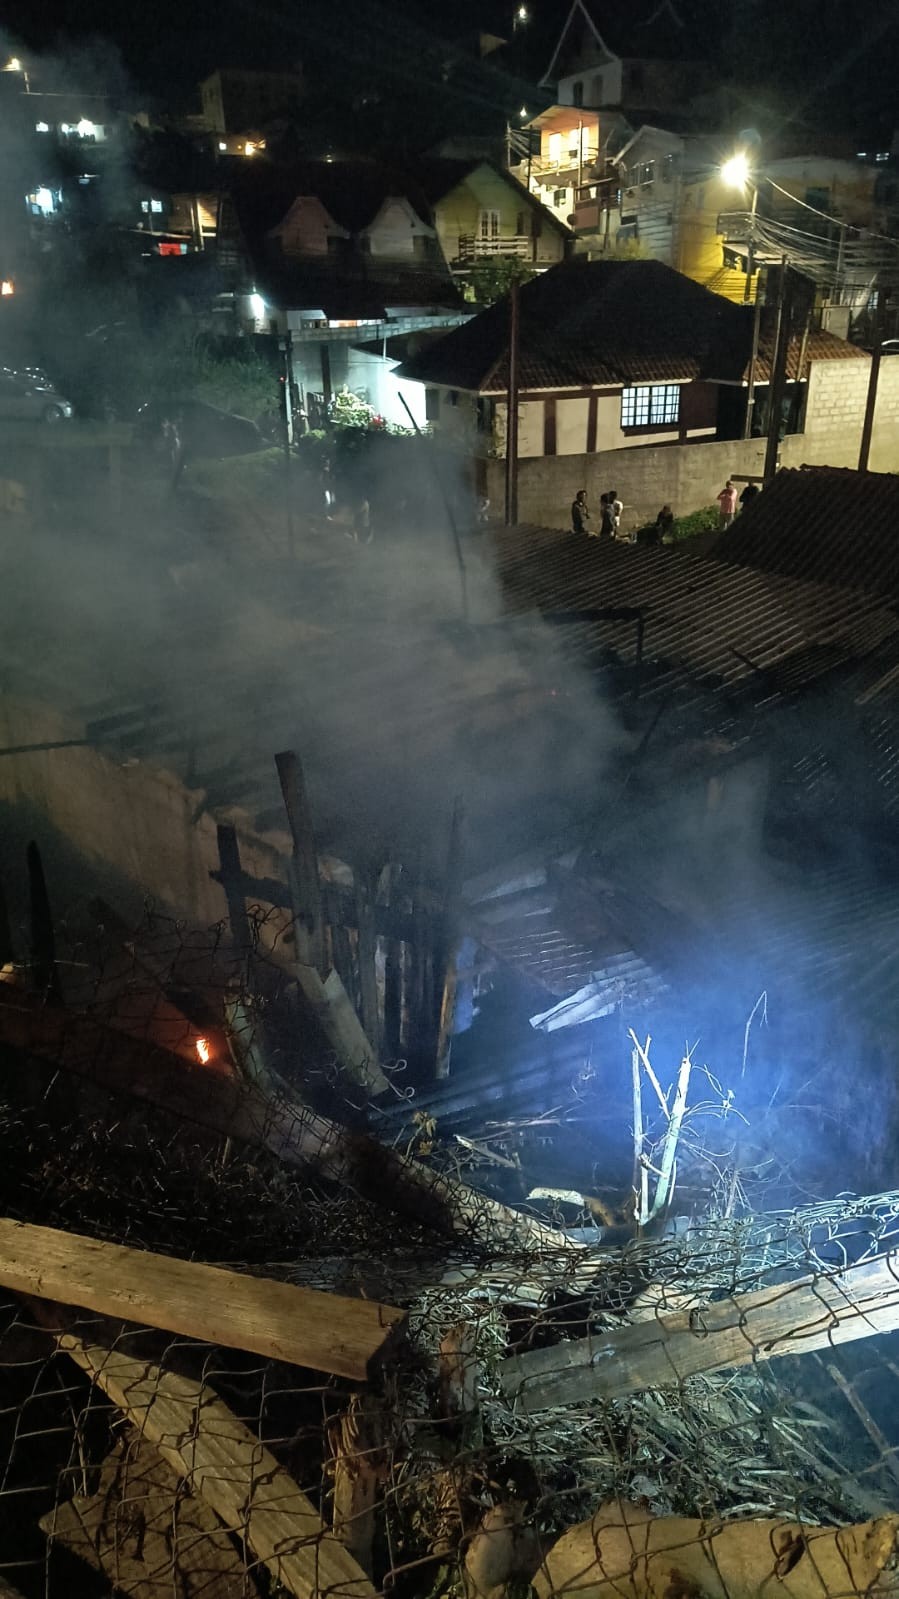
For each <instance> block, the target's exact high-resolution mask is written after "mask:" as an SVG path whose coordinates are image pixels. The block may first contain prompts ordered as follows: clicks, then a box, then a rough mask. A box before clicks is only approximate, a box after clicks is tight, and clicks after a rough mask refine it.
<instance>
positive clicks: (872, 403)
mask: <svg viewBox="0 0 899 1599" xmlns="http://www.w3.org/2000/svg"><path fill="white" fill-rule="evenodd" d="M882 358H883V345H882V344H876V345H875V346H874V349H873V350H872V352H871V371H870V373H869V374H868V394H867V398H866V400H865V415H864V420H863V422H862V438H861V444H860V445H859V451H858V469H859V471H860V472H867V470H868V458H869V456H870V454H871V436H872V434H873V432H874V411H875V407H876V405H877V385H878V382H879V379H880V363H881V360H882Z"/></svg>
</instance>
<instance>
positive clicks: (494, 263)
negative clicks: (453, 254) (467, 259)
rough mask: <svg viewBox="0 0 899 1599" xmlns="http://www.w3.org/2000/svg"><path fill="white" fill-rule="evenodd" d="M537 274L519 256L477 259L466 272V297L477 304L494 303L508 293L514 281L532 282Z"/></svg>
mask: <svg viewBox="0 0 899 1599" xmlns="http://www.w3.org/2000/svg"><path fill="white" fill-rule="evenodd" d="M536 276H537V274H536V272H535V270H534V268H533V267H532V266H531V265H530V263H529V262H528V261H522V260H521V259H520V257H519V256H515V255H507V256H500V257H498V258H495V259H493V260H489V261H477V262H476V263H475V265H474V266H473V267H472V268H471V269H470V271H469V272H468V273H466V277H465V298H466V299H471V300H472V301H473V302H474V304H475V305H492V304H493V302H494V300H501V299H502V297H503V295H504V294H508V292H509V290H510V289H511V287H512V285H513V283H530V281H531V279H532V278H534V277H536Z"/></svg>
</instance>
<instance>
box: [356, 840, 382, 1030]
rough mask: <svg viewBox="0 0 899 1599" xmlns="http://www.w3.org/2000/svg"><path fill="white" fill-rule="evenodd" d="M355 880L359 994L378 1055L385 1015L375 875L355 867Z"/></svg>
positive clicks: (363, 1013)
mask: <svg viewBox="0 0 899 1599" xmlns="http://www.w3.org/2000/svg"><path fill="white" fill-rule="evenodd" d="M353 881H354V884H355V890H356V927H357V932H358V942H357V945H356V958H357V960H358V963H359V993H360V997H361V1002H362V1026H363V1028H364V1030H365V1034H366V1037H367V1038H368V1041H369V1043H370V1044H371V1047H372V1049H373V1050H374V1051H375V1054H377V1053H378V1050H379V1048H380V1041H381V1018H380V1007H379V1005H378V973H377V966H376V960H377V944H378V941H377V935H376V933H375V904H374V901H375V883H376V879H375V874H374V872H373V871H372V870H371V868H370V867H369V866H367V865H366V866H355V867H354V868H353Z"/></svg>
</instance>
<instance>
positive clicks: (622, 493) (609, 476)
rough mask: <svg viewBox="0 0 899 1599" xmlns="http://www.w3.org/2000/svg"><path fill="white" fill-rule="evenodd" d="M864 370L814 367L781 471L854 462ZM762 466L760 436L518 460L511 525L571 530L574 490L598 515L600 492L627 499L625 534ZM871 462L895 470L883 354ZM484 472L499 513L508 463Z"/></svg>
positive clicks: (891, 391) (862, 365)
mask: <svg viewBox="0 0 899 1599" xmlns="http://www.w3.org/2000/svg"><path fill="white" fill-rule="evenodd" d="M869 372H870V363H869V362H868V361H867V360H848V359H847V360H845V361H815V362H814V363H813V364H812V368H811V377H810V380H809V396H808V405H807V408H806V430H805V432H804V433H795V434H790V435H789V436H788V437H787V438H785V439H784V441H783V443H782V445H781V450H780V463H781V465H782V466H803V465H808V466H850V467H854V466H856V465H857V464H858V450H859V444H860V442H861V431H862V419H863V417H864V411H865V398H866V395H867V390H868V376H869ZM764 460H765V440H764V439H746V440H743V439H734V440H728V441H723V442H722V441H718V440H709V441H701V442H697V443H695V444H666V445H649V444H647V445H641V446H640V447H639V448H636V449H634V448H630V449H625V450H604V451H599V452H598V453H597V454H595V455H567V456H542V457H536V458H530V459H525V460H521V461H520V462H519V467H518V519H519V521H521V522H537V523H540V524H542V525H543V526H545V527H568V526H569V524H570V508H571V501H572V500H573V499H574V496H575V493H576V492H577V490H578V489H586V490H587V498H588V500H589V502H590V504H591V506H592V507H593V509H594V514H595V515H596V516H597V518H598V512H599V497H600V495H601V494H602V493H603V492H604V491H605V490H606V489H609V488H615V489H617V490H618V495H619V498H620V499H621V500H622V501H623V502H624V507H625V510H624V517H623V521H622V525H623V527H624V528H625V530H628V529H631V528H634V527H640V526H642V525H643V524H644V523H645V522H646V521H647V520H653V519H654V518H655V516H656V514H657V512H658V511H659V508H660V507H661V506H662V505H663V504H665V503H666V502H667V503H668V504H669V505H671V506H672V507H673V509H674V512H675V514H676V515H679V516H685V515H687V514H688V513H689V512H690V511H697V510H699V509H700V508H701V507H702V506H705V505H712V504H713V503H714V501H715V497H716V495H717V494H718V492H719V490H720V489H721V488H723V486H724V483H725V481H726V479H727V478H728V477H741V476H742V477H746V476H755V475H758V474H760V473H761V471H762V469H763V466H764ZM870 465H871V469H872V471H875V472H894V471H897V470H899V356H894V357H889V356H888V357H886V358H885V359H884V361H883V362H882V364H881V368H880V380H879V384H878V392H877V408H876V411H875V420H874V434H873V439H872V447H871V460H870ZM486 468H487V493H488V495H489V498H490V501H491V505H492V507H493V509H494V512H495V513H496V514H499V513H500V512H501V510H502V505H503V485H504V469H505V463H504V462H503V461H501V460H491V461H488V462H486Z"/></svg>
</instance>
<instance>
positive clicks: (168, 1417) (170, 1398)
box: [57, 1333, 375, 1599]
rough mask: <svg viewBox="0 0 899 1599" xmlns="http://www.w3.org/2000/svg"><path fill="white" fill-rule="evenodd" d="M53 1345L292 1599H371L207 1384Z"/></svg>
mask: <svg viewBox="0 0 899 1599" xmlns="http://www.w3.org/2000/svg"><path fill="white" fill-rule="evenodd" d="M57 1343H58V1345H59V1348H60V1350H62V1351H63V1353H65V1354H67V1355H69V1356H71V1358H72V1359H73V1360H74V1361H75V1362H76V1363H77V1365H79V1366H80V1367H81V1369H82V1371H84V1372H85V1373H86V1374H87V1376H88V1377H89V1378H90V1380H91V1382H92V1383H95V1384H96V1385H97V1387H98V1388H100V1389H102V1391H103V1393H105V1394H106V1395H107V1397H108V1398H109V1399H110V1400H111V1401H112V1403H113V1404H114V1405H116V1406H117V1407H118V1409H119V1410H120V1411H121V1412H122V1414H123V1415H124V1416H125V1417H126V1419H127V1420H128V1421H129V1422H130V1423H131V1425H132V1426H133V1427H136V1428H137V1430H138V1431H139V1432H140V1433H141V1435H142V1436H143V1437H144V1438H146V1439H147V1440H148V1441H149V1442H150V1443H151V1444H153V1445H154V1446H155V1448H156V1449H158V1451H159V1453H160V1455H161V1456H162V1458H163V1460H164V1461H166V1463H167V1464H168V1465H169V1466H170V1467H171V1468H172V1470H173V1471H174V1472H176V1473H177V1475H178V1476H179V1477H180V1478H183V1479H184V1481H185V1482H186V1483H187V1486H188V1488H189V1489H190V1492H191V1493H192V1494H194V1495H195V1496H197V1497H198V1498H200V1499H203V1500H205V1502H206V1504H207V1505H209V1506H210V1507H211V1508H212V1509H213V1510H214V1511H215V1513H216V1515H217V1516H218V1517H219V1519H220V1520H221V1521H222V1522H223V1524H224V1525H225V1527H227V1528H228V1530H229V1532H232V1533H234V1534H235V1535H236V1536H237V1537H238V1538H241V1539H243V1540H245V1541H246V1543H247V1545H248V1546H249V1548H250V1549H251V1550H252V1551H253V1553H254V1554H255V1555H256V1557H257V1558H258V1559H259V1560H261V1561H262V1562H263V1564H264V1565H265V1566H266V1567H267V1568H268V1570H269V1571H270V1572H271V1574H272V1576H273V1577H274V1578H275V1579H276V1581H277V1582H279V1583H280V1584H281V1586H282V1587H283V1588H286V1589H287V1591H288V1593H291V1594H293V1595H294V1596H295V1599H324V1596H328V1599H375V1589H374V1587H373V1586H372V1584H371V1582H370V1581H369V1579H368V1577H367V1576H366V1575H365V1572H364V1571H362V1569H361V1567H360V1566H359V1565H358V1563H357V1562H356V1561H355V1560H354V1559H353V1557H352V1555H351V1554H350V1553H349V1551H348V1550H346V1549H345V1548H344V1547H343V1545H342V1544H341V1543H340V1542H339V1541H338V1539H336V1538H335V1537H334V1536H333V1535H332V1534H331V1533H330V1532H328V1530H327V1529H326V1527H325V1526H324V1523H323V1522H322V1520H321V1517H320V1516H319V1514H318V1512H317V1511H316V1509H315V1508H314V1506H313V1505H312V1503H311V1502H310V1500H309V1499H307V1497H306V1495H305V1494H304V1493H302V1492H301V1490H300V1489H299V1488H298V1487H297V1485H296V1483H295V1482H294V1481H293V1478H292V1477H290V1476H288V1474H287V1472H286V1471H284V1470H283V1468H282V1467H281V1466H279V1465H278V1462H277V1461H276V1459H275V1457H274V1455H273V1454H272V1453H271V1452H270V1451H269V1450H268V1449H266V1447H265V1445H264V1444H263V1443H261V1442H260V1440H259V1439H258V1438H257V1437H255V1436H254V1434H253V1433H251V1432H250V1430H249V1428H248V1427H245V1426H244V1424H243V1422H242V1421H239V1420H238V1419H237V1417H236V1416H234V1415H233V1414H232V1413H231V1411H230V1410H229V1409H228V1407H227V1405H226V1404H224V1403H223V1401H222V1400H221V1399H220V1398H219V1397H218V1395H217V1394H216V1393H215V1392H214V1391H213V1390H212V1389H211V1388H210V1387H208V1386H207V1385H206V1384H205V1383H198V1382H195V1381H194V1380H193V1379H191V1378H188V1377H181V1376H178V1375H176V1374H175V1373H174V1372H170V1371H165V1370H163V1369H162V1368H161V1367H159V1366H154V1365H153V1364H152V1363H148V1362H147V1361H144V1360H140V1359H137V1358H135V1357H134V1356H133V1355H128V1354H125V1353H124V1351H122V1350H121V1349H117V1348H111V1347H110V1346H109V1345H107V1344H102V1343H86V1342H85V1341H84V1340H83V1339H81V1338H78V1337H76V1336H75V1335H74V1334H72V1333H62V1334H60V1336H59V1337H58V1339H57Z"/></svg>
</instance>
